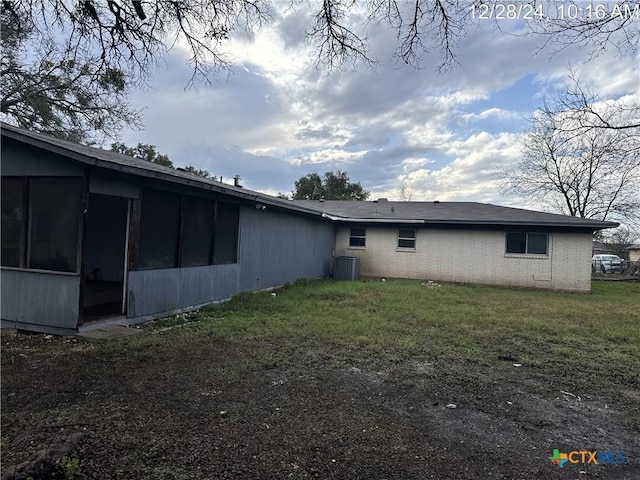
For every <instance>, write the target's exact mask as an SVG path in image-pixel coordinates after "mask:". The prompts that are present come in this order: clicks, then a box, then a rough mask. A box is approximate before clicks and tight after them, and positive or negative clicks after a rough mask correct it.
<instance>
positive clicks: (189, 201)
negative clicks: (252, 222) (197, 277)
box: [138, 188, 240, 270]
mask: <svg viewBox="0 0 640 480" xmlns="http://www.w3.org/2000/svg"><path fill="white" fill-rule="evenodd" d="M239 224H240V205H237V204H232V203H225V202H214V201H213V200H207V199H204V198H199V197H191V196H188V195H180V194H177V193H172V192H168V191H164V190H154V189H151V188H147V189H145V190H144V192H143V196H142V207H141V212H140V250H139V254H138V265H139V268H140V269H141V270H144V269H152V268H178V267H195V266H201V265H211V264H224V263H236V262H237V257H238V228H239Z"/></svg>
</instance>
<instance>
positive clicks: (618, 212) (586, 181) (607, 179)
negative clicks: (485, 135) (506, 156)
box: [503, 76, 640, 226]
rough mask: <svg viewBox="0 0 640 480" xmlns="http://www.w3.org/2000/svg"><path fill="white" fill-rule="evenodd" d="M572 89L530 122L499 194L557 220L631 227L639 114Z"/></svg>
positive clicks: (638, 166)
mask: <svg viewBox="0 0 640 480" xmlns="http://www.w3.org/2000/svg"><path fill="white" fill-rule="evenodd" d="M585 92H587V89H586V88H584V87H582V86H581V85H580V82H579V81H577V80H576V79H575V77H573V76H572V83H570V84H568V85H566V86H565V89H564V90H563V91H562V92H560V93H559V94H558V95H557V96H556V97H554V98H553V99H552V100H551V101H550V102H548V103H547V104H545V106H544V107H543V108H542V109H540V110H538V111H535V112H533V113H532V114H531V116H530V130H529V132H528V133H527V134H526V135H525V136H524V139H523V142H522V161H521V162H520V163H518V164H517V165H515V166H514V167H512V168H508V169H505V170H504V172H503V181H504V187H505V188H504V190H505V192H507V193H515V194H517V195H519V196H522V197H523V198H526V199H530V200H534V201H538V202H544V203H547V204H548V205H550V206H552V207H553V208H554V209H556V210H558V211H561V212H563V213H566V214H569V215H574V216H580V217H587V218H597V219H600V220H616V221H622V222H625V223H627V224H628V225H631V226H633V225H638V221H639V220H640V126H639V125H638V120H639V119H640V107H639V106H638V105H637V104H633V103H631V104H623V103H620V104H615V103H610V102H602V101H599V99H598V96H597V95H590V96H587V95H586V94H585Z"/></svg>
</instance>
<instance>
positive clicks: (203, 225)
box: [180, 197, 213, 267]
mask: <svg viewBox="0 0 640 480" xmlns="http://www.w3.org/2000/svg"><path fill="white" fill-rule="evenodd" d="M181 238H182V243H181V245H180V266H181V267H194V266H198V265H209V264H210V263H211V247H212V242H211V239H212V238H213V202H212V201H211V200H205V199H201V198H195V197H184V198H183V199H182V235H181Z"/></svg>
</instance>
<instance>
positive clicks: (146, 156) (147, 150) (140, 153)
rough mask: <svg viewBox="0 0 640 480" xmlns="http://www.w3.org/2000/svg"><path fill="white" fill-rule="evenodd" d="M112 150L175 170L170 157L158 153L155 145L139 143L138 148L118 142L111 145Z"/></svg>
mask: <svg viewBox="0 0 640 480" xmlns="http://www.w3.org/2000/svg"><path fill="white" fill-rule="evenodd" d="M111 150H113V151H114V152H118V153H122V154H123V155H129V156H130V157H133V158H140V159H142V160H146V161H147V162H151V163H155V164H157V165H163V166H165V167H171V168H174V166H173V162H172V161H171V160H169V157H168V156H167V155H162V154H160V153H158V152H157V151H156V147H155V145H148V144H146V143H139V144H138V145H137V146H136V147H127V146H126V145H125V144H124V143H120V142H116V143H112V144H111Z"/></svg>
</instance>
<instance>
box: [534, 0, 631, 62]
mask: <svg viewBox="0 0 640 480" xmlns="http://www.w3.org/2000/svg"><path fill="white" fill-rule="evenodd" d="M530 3H531V4H532V5H533V6H534V7H535V8H537V9H540V10H538V11H539V12H544V15H539V16H535V15H534V19H533V20H532V21H530V22H529V27H530V32H531V33H533V34H536V35H540V36H541V37H542V38H544V42H543V43H542V45H540V49H544V48H550V49H551V50H552V54H553V53H557V52H559V51H561V50H564V49H565V48H567V47H568V46H570V45H580V46H583V47H585V48H587V49H588V50H589V52H590V54H591V55H592V56H598V55H600V54H602V53H604V52H611V51H612V50H613V51H615V52H616V54H617V55H618V56H620V57H625V56H635V55H637V53H638V45H640V25H639V24H638V20H640V4H638V2H633V1H620V2H593V3H592V2H589V3H586V2H543V1H540V0H537V1H531V2H530ZM545 3H546V5H545ZM534 12H535V10H534Z"/></svg>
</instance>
